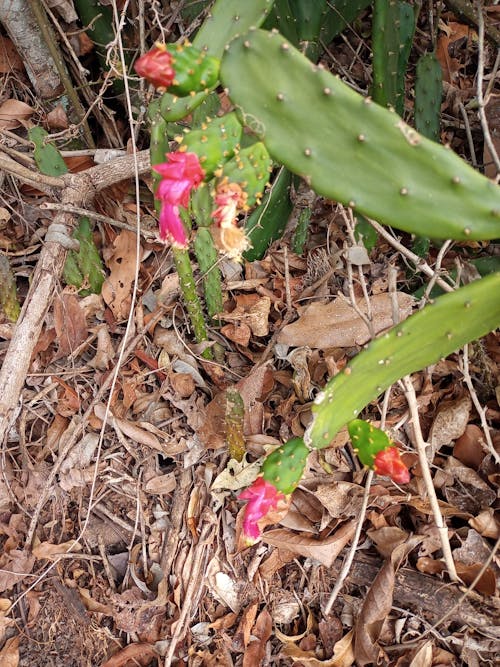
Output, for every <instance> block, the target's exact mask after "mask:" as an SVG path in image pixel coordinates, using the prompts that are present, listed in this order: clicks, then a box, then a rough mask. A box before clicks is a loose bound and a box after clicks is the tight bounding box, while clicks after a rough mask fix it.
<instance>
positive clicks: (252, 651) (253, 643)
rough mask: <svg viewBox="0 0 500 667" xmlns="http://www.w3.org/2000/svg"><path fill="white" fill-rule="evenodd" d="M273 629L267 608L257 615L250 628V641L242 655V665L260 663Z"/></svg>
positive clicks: (254, 666)
mask: <svg viewBox="0 0 500 667" xmlns="http://www.w3.org/2000/svg"><path fill="white" fill-rule="evenodd" d="M272 629H273V619H272V618H271V614H270V613H269V612H268V611H267V609H263V610H262V611H261V612H260V614H259V615H258V616H257V620H256V621H255V625H254V626H253V628H252V634H251V638H250V641H249V643H248V645H247V647H246V649H245V653H244V655H243V667H257V666H258V665H261V664H262V660H263V658H264V655H265V653H266V643H267V640H268V639H269V637H270V636H271V632H272Z"/></svg>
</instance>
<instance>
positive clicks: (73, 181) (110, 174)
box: [0, 151, 150, 442]
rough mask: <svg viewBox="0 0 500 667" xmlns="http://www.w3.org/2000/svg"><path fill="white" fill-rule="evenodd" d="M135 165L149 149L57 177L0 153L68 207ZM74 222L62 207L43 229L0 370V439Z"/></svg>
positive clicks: (0, 162) (7, 165) (17, 172)
mask: <svg viewBox="0 0 500 667" xmlns="http://www.w3.org/2000/svg"><path fill="white" fill-rule="evenodd" d="M136 166H137V171H138V173H139V174H144V173H146V172H147V171H148V170H149V168H150V162H149V151H141V152H140V153H137V154H136V156H134V155H127V156H125V157H119V158H117V159H116V160H112V161H110V162H106V163H104V164H101V165H98V166H96V167H92V168H91V169H87V170H86V171H83V172H80V173H78V174H65V175H64V176H62V177H60V178H51V177H49V176H43V175H41V174H38V173H36V172H33V171H31V170H30V169H27V168H26V167H22V166H21V165H19V164H17V163H16V162H15V161H14V160H11V159H10V158H6V157H0V167H2V168H3V169H4V170H5V171H6V172H7V173H10V174H11V175H12V176H14V177H17V178H19V179H20V180H21V181H24V182H33V184H34V185H35V186H36V187H41V186H45V188H48V189H49V190H50V193H51V195H52V196H54V197H57V198H58V199H59V200H60V201H61V202H62V203H63V204H68V205H70V206H85V205H88V204H89V203H90V202H91V201H92V199H93V198H94V196H95V195H96V193H97V192H99V191H101V190H103V189H104V188H106V187H108V186H110V185H113V184H114V183H117V182H119V181H122V180H125V179H127V178H131V177H132V176H133V175H134V174H135V173H136ZM58 195H59V196H58ZM74 224H75V216H74V215H72V214H70V213H67V212H66V211H60V212H58V213H57V214H56V216H55V217H54V221H53V222H52V224H51V225H50V227H49V229H48V230H47V235H46V242H45V244H44V246H43V249H42V252H41V253H40V259H39V260H38V263H37V265H36V268H35V272H34V274H33V279H32V281H31V286H30V290H29V292H28V295H27V297H26V299H25V301H24V305H23V308H22V310H21V314H20V316H19V319H18V321H17V323H16V327H15V329H14V333H13V335H12V339H11V341H10V345H9V348H8V350H7V353H6V356H5V360H4V363H3V365H2V368H1V370H0V442H4V439H5V438H6V437H7V434H8V433H9V430H10V428H11V427H12V424H13V422H14V419H15V416H16V408H17V405H18V403H19V398H20V395H21V391H22V388H23V385H24V381H25V379H26V376H27V374H28V371H29V365H30V362H31V355H32V353H33V349H34V347H35V345H36V342H37V340H38V338H39V336H40V333H41V330H42V326H43V322H44V319H45V316H46V314H47V311H48V310H49V308H50V306H51V304H52V299H53V297H54V294H55V291H56V289H55V288H56V286H57V281H58V280H59V276H60V275H61V272H62V269H63V266H64V261H65V259H66V252H67V249H68V247H70V246H71V243H72V239H71V238H70V234H71V230H72V229H73V226H74Z"/></svg>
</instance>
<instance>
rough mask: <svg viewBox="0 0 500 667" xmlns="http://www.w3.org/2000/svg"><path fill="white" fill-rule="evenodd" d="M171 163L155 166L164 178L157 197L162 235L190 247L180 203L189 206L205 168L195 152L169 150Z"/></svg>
mask: <svg viewBox="0 0 500 667" xmlns="http://www.w3.org/2000/svg"><path fill="white" fill-rule="evenodd" d="M166 157H167V158H168V162H162V163H161V164H156V165H153V169H154V170H155V171H156V172H158V173H159V174H160V175H161V177H162V180H161V181H160V183H159V185H158V188H157V190H156V193H155V196H156V198H157V199H159V200H160V201H161V211H160V238H161V239H164V240H168V241H170V242H171V243H172V245H175V246H176V247H178V248H187V246H188V239H187V235H186V230H185V229H184V225H183V223H182V220H181V218H180V216H179V206H183V207H184V208H186V207H187V206H189V195H190V194H191V190H192V189H193V188H197V187H198V186H199V184H200V183H201V182H202V180H203V177H204V175H205V174H204V171H203V169H202V168H201V166H200V162H199V160H198V156H197V155H196V154H195V153H179V152H174V153H167V156H166Z"/></svg>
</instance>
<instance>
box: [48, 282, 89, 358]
mask: <svg viewBox="0 0 500 667" xmlns="http://www.w3.org/2000/svg"><path fill="white" fill-rule="evenodd" d="M54 328H55V330H56V340H57V343H58V346H59V347H58V350H57V353H56V355H55V357H54V359H61V358H62V357H67V356H68V355H69V354H71V353H72V352H73V351H74V350H76V348H77V347H78V346H79V345H80V344H81V343H83V342H84V341H85V340H86V338H87V335H88V328H87V321H86V319H85V313H84V312H83V310H82V308H81V307H80V303H79V300H78V297H77V296H76V295H75V294H71V293H69V292H63V293H62V294H61V296H56V298H55V299H54Z"/></svg>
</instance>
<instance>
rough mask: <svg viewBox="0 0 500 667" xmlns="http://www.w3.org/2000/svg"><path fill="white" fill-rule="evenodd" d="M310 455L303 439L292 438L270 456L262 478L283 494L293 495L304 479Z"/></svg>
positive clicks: (264, 465)
mask: <svg viewBox="0 0 500 667" xmlns="http://www.w3.org/2000/svg"><path fill="white" fill-rule="evenodd" d="M308 454H309V450H308V448H307V447H306V445H305V444H304V441H303V440H302V438H292V439H291V440H288V442H286V443H285V444H284V445H281V447H278V449H275V450H274V452H272V453H271V454H269V456H268V457H267V458H266V460H265V461H264V463H263V464H262V473H263V475H262V476H263V477H264V479H265V480H267V481H268V482H270V483H271V484H272V485H273V486H274V487H276V489H278V491H281V493H284V494H288V493H292V491H293V490H294V489H295V488H296V486H297V484H298V483H299V482H300V480H301V478H302V475H303V473H304V468H305V465H306V460H307V456H308Z"/></svg>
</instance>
